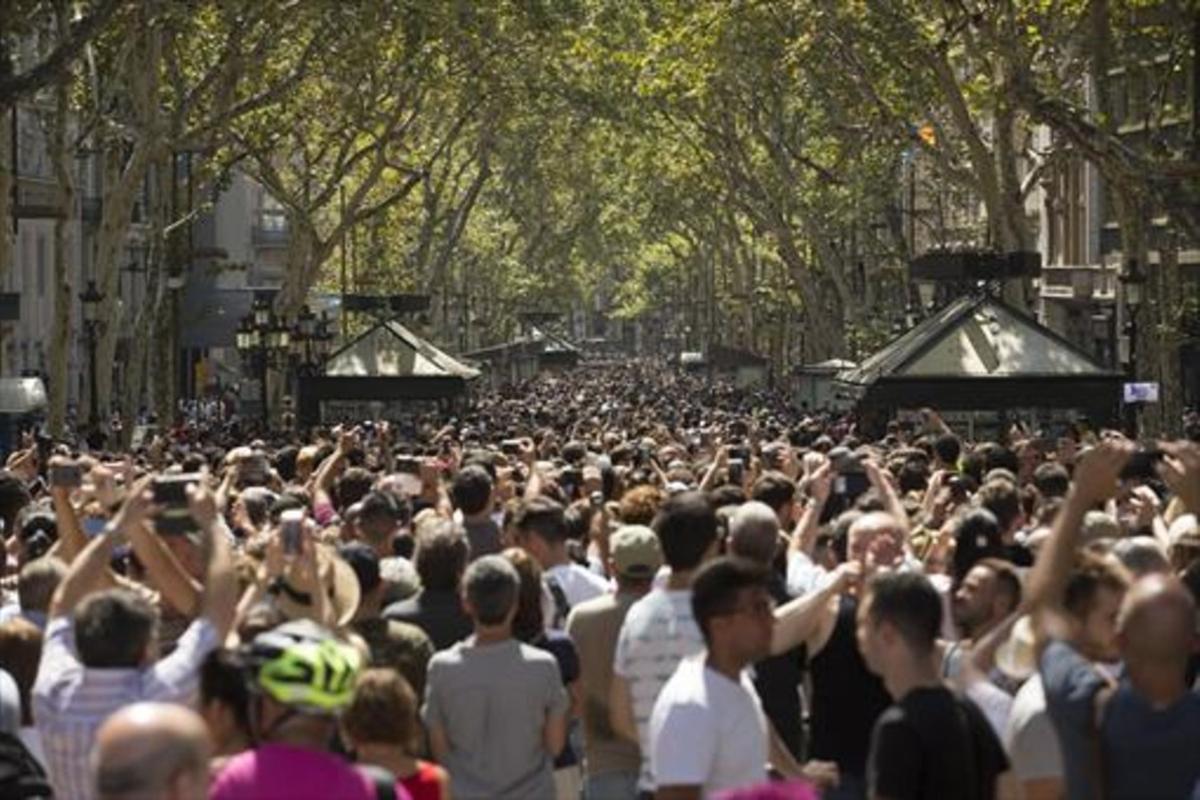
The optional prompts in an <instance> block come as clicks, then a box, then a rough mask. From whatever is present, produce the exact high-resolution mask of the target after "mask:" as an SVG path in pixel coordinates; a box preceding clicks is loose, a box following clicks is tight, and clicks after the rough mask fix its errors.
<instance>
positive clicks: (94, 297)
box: [79, 280, 104, 429]
mask: <svg viewBox="0 0 1200 800" xmlns="http://www.w3.org/2000/svg"><path fill="white" fill-rule="evenodd" d="M79 302H80V304H81V305H82V306H83V332H84V335H85V336H86V337H87V345H88V373H89V377H88V387H89V393H90V408H91V415H90V417H89V419H88V423H89V425H90V426H91V427H92V428H93V429H94V428H95V427H96V426H97V425H99V423H100V398H99V397H98V392H97V391H96V366H97V365H96V339H97V338H98V336H99V333H100V324H101V323H100V304H101V303H103V302H104V295H102V294H101V293H100V290H99V289H98V288H97V287H96V282H95V281H94V280H90V281H88V284H87V288H86V289H84V290H83V292H81V293H80V295H79Z"/></svg>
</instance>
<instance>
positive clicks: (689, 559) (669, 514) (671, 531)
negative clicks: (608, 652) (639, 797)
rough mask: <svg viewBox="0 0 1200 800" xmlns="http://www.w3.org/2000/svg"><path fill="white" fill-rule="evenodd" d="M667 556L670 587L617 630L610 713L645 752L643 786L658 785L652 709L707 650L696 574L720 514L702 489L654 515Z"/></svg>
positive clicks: (633, 610)
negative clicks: (695, 595)
mask: <svg viewBox="0 0 1200 800" xmlns="http://www.w3.org/2000/svg"><path fill="white" fill-rule="evenodd" d="M654 532H655V533H657V534H658V540H659V544H660V545H661V546H662V552H663V558H664V559H665V560H666V562H667V564H668V565H669V566H670V567H671V575H670V578H669V579H668V581H667V585H666V587H665V588H662V589H654V590H652V591H651V592H650V593H649V594H647V595H646V596H645V597H643V598H642V599H641V600H639V601H637V602H636V603H634V604H633V606H631V607H630V609H629V613H628V614H627V615H626V617H625V621H624V623H622V625H621V633H620V634H619V635H618V636H617V650H616V655H615V657H614V658H613V679H612V684H611V687H610V690H609V692H610V696H609V715H610V717H611V720H610V721H611V722H612V726H613V730H615V731H616V732H617V733H619V734H621V735H622V736H624V737H626V738H627V739H629V740H631V741H634V742H637V743H638V746H639V747H640V748H641V752H642V768H641V775H640V777H639V778H638V789H639V790H641V791H643V792H653V791H654V780H653V777H652V775H651V772H650V712H651V711H652V710H653V709H654V701H655V699H657V697H658V695H659V692H660V691H661V690H662V688H663V686H664V685H665V684H666V683H667V681H668V680H669V679H670V678H671V675H672V674H673V673H674V672H675V668H676V667H677V666H679V662H680V661H682V660H683V659H684V658H685V657H687V656H690V655H695V654H697V653H700V652H702V651H703V650H704V637H703V635H702V634H701V633H700V628H699V627H697V625H696V622H695V620H694V619H693V617H692V590H691V584H692V575H693V574H694V573H695V571H696V569H697V568H698V567H699V566H700V565H701V564H702V563H703V562H704V561H705V560H706V559H708V558H711V557H712V556H713V555H714V554H715V553H716V548H717V515H716V513H715V512H714V511H713V508H712V506H711V505H710V504H709V502H708V499H707V498H706V497H705V496H704V495H703V494H701V493H700V492H684V493H681V494H677V495H675V496H674V497H672V498H671V499H670V500H668V501H667V503H666V504H665V505H664V506H663V509H662V511H661V512H659V515H658V517H657V518H656V519H655V520H654Z"/></svg>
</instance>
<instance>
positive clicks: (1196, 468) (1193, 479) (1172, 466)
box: [1158, 442, 1200, 516]
mask: <svg viewBox="0 0 1200 800" xmlns="http://www.w3.org/2000/svg"><path fill="white" fill-rule="evenodd" d="M1160 446H1161V447H1162V450H1163V452H1164V453H1165V454H1166V455H1165V457H1164V458H1163V460H1162V462H1160V463H1159V465H1158V474H1159V475H1160V476H1161V477H1162V479H1163V482H1164V483H1166V484H1167V486H1168V487H1170V489H1171V491H1172V492H1174V493H1175V495H1176V496H1177V497H1178V498H1179V499H1180V501H1181V502H1182V503H1183V505H1184V507H1185V508H1187V510H1188V511H1190V512H1192V513H1193V514H1196V515H1198V516H1200V444H1196V443H1194V442H1162V443H1161V444H1160Z"/></svg>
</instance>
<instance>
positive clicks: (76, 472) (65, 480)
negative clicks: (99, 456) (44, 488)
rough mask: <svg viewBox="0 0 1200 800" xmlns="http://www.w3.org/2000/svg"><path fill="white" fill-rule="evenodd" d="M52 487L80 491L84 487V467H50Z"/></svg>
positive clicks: (74, 465) (76, 465)
mask: <svg viewBox="0 0 1200 800" xmlns="http://www.w3.org/2000/svg"><path fill="white" fill-rule="evenodd" d="M50 485H51V486H53V487H55V488H65V489H78V488H79V487H80V486H82V485H83V467H81V466H80V465H79V464H54V465H53V466H51V467H50Z"/></svg>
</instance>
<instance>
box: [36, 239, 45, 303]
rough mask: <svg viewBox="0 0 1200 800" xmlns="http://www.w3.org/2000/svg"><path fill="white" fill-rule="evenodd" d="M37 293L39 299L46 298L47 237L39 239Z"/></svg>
mask: <svg viewBox="0 0 1200 800" xmlns="http://www.w3.org/2000/svg"><path fill="white" fill-rule="evenodd" d="M37 293H38V298H39V299H40V298H43V297H45V296H46V237H45V236H44V235H41V234H39V235H38V237H37Z"/></svg>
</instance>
